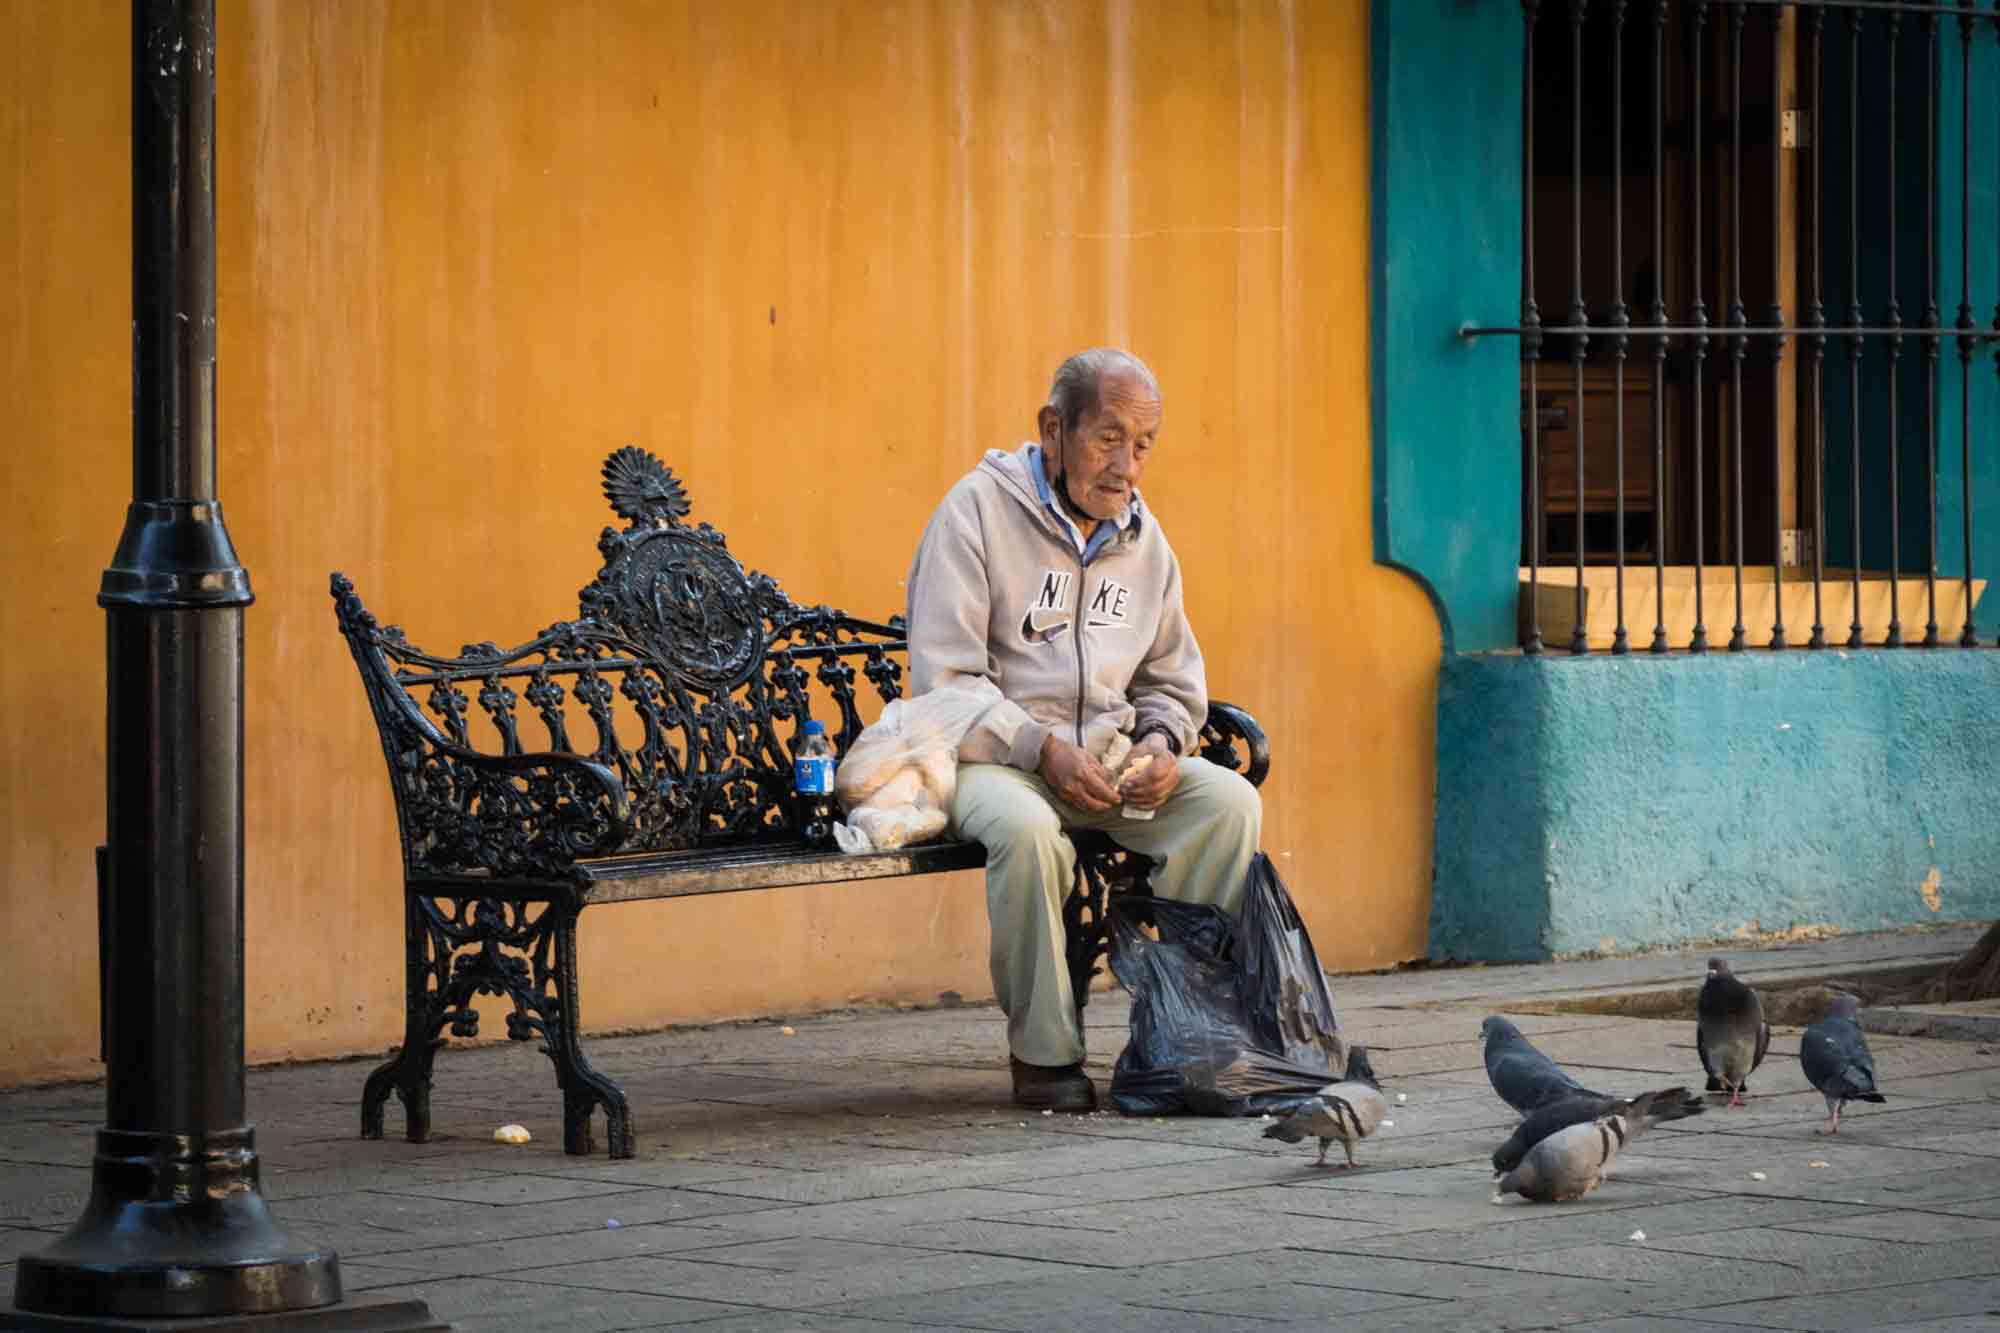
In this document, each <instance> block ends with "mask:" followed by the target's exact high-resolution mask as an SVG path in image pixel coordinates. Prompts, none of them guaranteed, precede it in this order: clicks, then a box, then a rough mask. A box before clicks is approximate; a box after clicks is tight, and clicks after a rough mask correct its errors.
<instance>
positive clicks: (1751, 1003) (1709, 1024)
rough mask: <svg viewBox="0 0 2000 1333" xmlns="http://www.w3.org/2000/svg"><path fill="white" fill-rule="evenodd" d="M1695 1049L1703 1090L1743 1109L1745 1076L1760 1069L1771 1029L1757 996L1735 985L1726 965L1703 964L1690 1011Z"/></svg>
mask: <svg viewBox="0 0 2000 1333" xmlns="http://www.w3.org/2000/svg"><path fill="white" fill-rule="evenodd" d="M1694 1041H1695V1049H1696V1050H1697V1051H1699V1052H1700V1053H1701V1067H1702V1068H1703V1069H1705V1070H1707V1071H1708V1090H1709V1091H1710V1092H1721V1091H1724V1090H1727V1091H1728V1093H1729V1104H1730V1105H1731V1106H1741V1105H1743V1094H1744V1093H1745V1092H1747V1091H1749V1089H1750V1084H1749V1081H1748V1080H1749V1078H1750V1071H1751V1070H1753V1069H1755V1068H1756V1067H1757V1066H1758V1065H1761V1064H1763V1063H1764V1052H1765V1051H1767V1050H1769V1049H1770V1046H1771V1025H1770V1024H1769V1023H1766V1022H1765V1021H1764V1002H1763V1001H1762V1000H1760V999H1759V998H1757V992H1756V991H1754V990H1752V989H1750V988H1749V987H1748V986H1746V985H1744V984H1743V983H1742V982H1741V981H1738V980H1737V979H1736V974H1735V973H1733V972H1731V971H1730V970H1729V964H1728V963H1725V962H1723V961H1722V959H1720V958H1711V959H1709V960H1708V980H1707V981H1705V982H1703V983H1702V987H1701V999H1700V1000H1699V1001H1698V1002H1697V1003H1696V1005H1695V1029H1694Z"/></svg>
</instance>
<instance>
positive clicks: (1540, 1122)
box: [1493, 1088, 1708, 1171]
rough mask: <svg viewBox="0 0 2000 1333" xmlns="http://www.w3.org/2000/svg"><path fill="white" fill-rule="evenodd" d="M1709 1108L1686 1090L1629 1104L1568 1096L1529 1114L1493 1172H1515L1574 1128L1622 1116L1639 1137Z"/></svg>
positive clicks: (1498, 1153)
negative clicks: (1523, 1161)
mask: <svg viewBox="0 0 2000 1333" xmlns="http://www.w3.org/2000/svg"><path fill="white" fill-rule="evenodd" d="M1707 1109H1708V1104H1707V1103H1706V1102H1704V1101H1702V1099H1701V1098H1700V1097H1698V1096H1696V1095H1695V1094H1693V1093H1691V1092H1689V1091H1688V1090H1687V1089H1686V1088H1661V1089H1660V1090H1659V1091H1657V1092H1642V1093H1640V1094H1639V1095H1638V1096H1637V1097H1633V1098H1630V1099H1628V1100H1626V1101H1616V1100H1613V1099H1612V1098H1610V1097H1564V1098H1562V1099H1561V1100H1559V1101H1553V1102H1550V1103H1548V1104H1547V1105H1546V1106H1543V1107H1540V1108H1539V1109H1537V1110H1534V1111H1530V1112H1529V1113H1528V1114H1527V1116H1526V1118H1525V1119H1523V1120H1522V1121H1521V1125H1520V1128H1518V1129H1516V1130H1515V1131H1514V1136H1513V1137H1512V1138H1510V1139H1508V1140H1507V1141H1506V1142H1505V1143H1503V1144H1501V1145H1500V1146H1499V1147H1498V1148H1495V1149H1494V1150H1493V1169H1494V1170H1495V1171H1512V1170H1513V1169H1514V1168H1515V1167H1517V1166H1519V1165H1520V1164H1521V1159H1522V1158H1523V1157H1526V1156H1527V1155H1528V1152H1529V1150H1530V1149H1532V1148H1533V1147H1534V1146H1535V1145H1536V1144H1538V1143H1540V1142H1541V1141H1542V1140H1543V1139H1546V1138H1547V1137H1549V1135H1551V1134H1554V1133H1556V1132H1557V1131H1558V1130H1564V1129H1568V1128H1569V1127H1570V1126H1571V1125H1581V1124H1583V1123H1585V1122H1586V1121H1591V1120H1599V1119H1602V1118H1603V1117H1605V1116H1607V1115H1619V1116H1623V1117H1624V1119H1625V1130H1626V1133H1627V1134H1628V1135H1631V1136H1633V1137H1635V1138H1636V1137H1637V1136H1638V1135H1639V1134H1641V1133H1643V1132H1644V1131H1645V1130H1647V1129H1650V1128H1652V1127H1653V1126H1654V1125H1657V1124H1661V1123H1663V1122H1665V1121H1668V1120H1680V1119H1684V1118H1685V1117H1687V1116H1691V1115H1700V1114H1701V1113H1702V1112H1703V1111H1705V1110H1707Z"/></svg>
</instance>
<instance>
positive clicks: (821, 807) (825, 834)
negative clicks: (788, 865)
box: [792, 722, 834, 847]
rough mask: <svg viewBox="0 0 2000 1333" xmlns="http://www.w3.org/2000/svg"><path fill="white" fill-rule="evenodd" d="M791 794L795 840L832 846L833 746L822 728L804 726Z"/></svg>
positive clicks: (808, 843)
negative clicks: (795, 804)
mask: <svg viewBox="0 0 2000 1333" xmlns="http://www.w3.org/2000/svg"><path fill="white" fill-rule="evenodd" d="M792 791H793V793H794V795H795V796H796V797H797V800H798V819H799V836H800V837H802V838H804V839H805V841H806V843H807V845H808V846H812V847H827V846H831V845H832V843H833V824H834V810H833V742H831V741H829V740H828V739H827V738H826V724H825V723H822V722H808V723H806V729H805V739H804V740H803V741H801V742H800V743H799V752H798V757H797V758H795V759H793V760H792Z"/></svg>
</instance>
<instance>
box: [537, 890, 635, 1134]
mask: <svg viewBox="0 0 2000 1333" xmlns="http://www.w3.org/2000/svg"><path fill="white" fill-rule="evenodd" d="M549 910H550V911H552V912H560V913H561V915H560V917H559V918H558V919H557V921H556V922H555V930H554V934H555V977H554V978H553V980H554V982H555V985H556V988H557V990H556V1001H557V1002H556V1004H555V1006H553V1008H554V1012H553V1013H551V1014H548V1015H547V1016H546V1017H545V1023H544V1028H545V1035H546V1037H547V1039H548V1045H547V1046H545V1047H544V1048H543V1049H544V1050H546V1051H547V1052H548V1056H549V1059H550V1060H551V1061H552V1062H553V1063H554V1064H555V1067H556V1081H557V1082H558V1083H559V1084H561V1085H562V1094H563V1151H564V1152H565V1153H568V1154H569V1155H571V1156H572V1157H587V1156H589V1155H590V1154H591V1153H592V1152H593V1151H595V1147H594V1145H593V1144H592V1142H591V1134H590V1119H591V1116H592V1114H593V1113H594V1112H595V1111H596V1110H597V1108H598V1107H600V1106H602V1107H603V1108H604V1136H605V1138H606V1139H607V1140H609V1142H608V1143H607V1145H606V1147H607V1148H608V1149H609V1151H610V1155H611V1156H612V1157H630V1156H631V1155H632V1152H633V1146H632V1116H631V1111H630V1110H629V1108H628V1107H627V1106H626V1104H625V1090H624V1089H623V1088H621V1087H619V1086H618V1084H617V1083H616V1082H614V1081H613V1080H612V1079H610V1078H608V1077H606V1076H605V1075H603V1074H600V1073H598V1072H597V1070H596V1069H595V1068H593V1067H592V1066H591V1063H590V1059H589V1057H588V1056H586V1055H585V1054H584V1053H583V1039H582V1038H581V1037H580V1036H579V1035H578V1029H579V1027H580V1025H581V1019H580V1017H579V1012H578V1004H577V979H576V916H577V914H576V910H575V909H574V908H564V907H556V906H551V907H550V909H549Z"/></svg>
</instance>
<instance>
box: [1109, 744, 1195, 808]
mask: <svg viewBox="0 0 2000 1333" xmlns="http://www.w3.org/2000/svg"><path fill="white" fill-rule="evenodd" d="M1149 757H1150V758H1151V759H1152V761H1153V762H1152V763H1150V764H1147V765H1146V766H1145V767H1144V768H1142V769H1140V770H1139V771H1138V772H1136V773H1132V774H1131V775H1130V776H1128V777H1127V778H1126V779H1125V780H1124V781H1123V782H1121V783H1120V784H1119V785H1118V794H1119V796H1120V797H1121V798H1123V800H1124V802H1125V804H1126V805H1129V806H1133V807H1135V808H1137V809H1140V810H1156V809H1158V808H1159V807H1160V805H1161V804H1162V803H1164V802H1165V801H1166V799H1167V798H1168V797H1169V796H1172V795H1173V794H1174V788H1175V787H1177V786H1179V785H1180V781H1181V764H1180V759H1179V758H1178V757H1177V756H1176V755H1175V754H1174V752H1173V751H1172V750H1170V749H1168V748H1167V738H1166V737H1164V736H1162V735H1161V734H1160V733H1159V732H1157V731H1156V732H1153V733H1151V734H1150V735H1148V736H1147V737H1146V739H1145V740H1142V741H1140V742H1139V743H1138V744H1137V745H1135V746H1133V747H1132V753H1131V754H1130V755H1128V756H1127V757H1126V760H1125V764H1126V767H1127V768H1128V769H1129V768H1130V767H1131V765H1132V764H1133V763H1134V762H1135V761H1137V760H1140V759H1144V758H1149Z"/></svg>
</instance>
